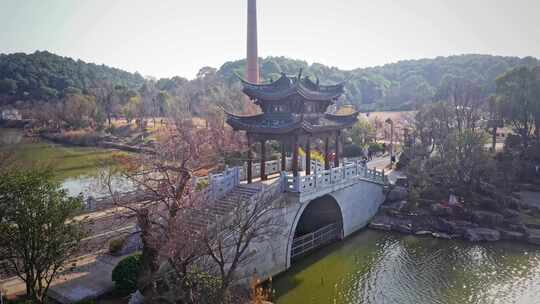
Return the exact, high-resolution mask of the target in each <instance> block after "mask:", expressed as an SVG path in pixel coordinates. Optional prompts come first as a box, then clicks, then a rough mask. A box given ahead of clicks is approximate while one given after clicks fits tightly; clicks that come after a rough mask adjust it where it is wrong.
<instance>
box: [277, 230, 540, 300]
mask: <svg viewBox="0 0 540 304" xmlns="http://www.w3.org/2000/svg"><path fill="white" fill-rule="evenodd" d="M273 288H274V289H275V290H276V294H275V301H276V302H277V304H293V303H294V304H304V303H318V304H328V303H330V304H331V303H335V304H340V303H343V304H344V303H347V304H361V303H362V304H364V303H377V304H379V303H383V304H385V303H392V304H393V303H395V304H416V303H422V304H423V303H427V304H431V303H435V304H465V303H478V304H494V303H501V304H502V303H505V304H506V303H517V304H538V303H540V249H539V248H538V247H530V246H526V245H522V244H516V243H483V244H473V243H467V242H462V241H447V240H439V239H434V238H430V237H425V238H424V237H422V238H418V237H414V236H405V235H399V234H390V233H382V232H377V231H370V230H365V231H362V232H360V233H357V234H355V235H353V236H351V237H349V238H347V239H346V240H344V241H342V242H340V243H336V244H333V245H330V246H328V247H326V248H323V249H321V250H319V251H318V252H316V253H314V254H312V255H310V256H308V257H306V258H304V259H302V260H300V261H298V262H296V263H295V264H293V266H292V268H291V269H290V270H288V271H287V272H286V273H284V274H282V275H280V276H278V277H276V278H274V281H273Z"/></svg>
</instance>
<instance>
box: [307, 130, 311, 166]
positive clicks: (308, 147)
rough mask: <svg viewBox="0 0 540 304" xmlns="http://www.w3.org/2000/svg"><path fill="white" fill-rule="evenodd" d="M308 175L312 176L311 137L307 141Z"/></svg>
mask: <svg viewBox="0 0 540 304" xmlns="http://www.w3.org/2000/svg"><path fill="white" fill-rule="evenodd" d="M306 175H311V145H310V140H309V137H308V138H307V139H306Z"/></svg>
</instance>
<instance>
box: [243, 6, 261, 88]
mask: <svg viewBox="0 0 540 304" xmlns="http://www.w3.org/2000/svg"><path fill="white" fill-rule="evenodd" d="M246 76H247V80H248V81H249V82H252V83H259V54H258V46H257V0H248V28H247V67H246Z"/></svg>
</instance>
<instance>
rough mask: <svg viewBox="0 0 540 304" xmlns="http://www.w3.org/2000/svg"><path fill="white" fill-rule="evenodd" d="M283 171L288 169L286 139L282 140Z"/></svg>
mask: <svg viewBox="0 0 540 304" xmlns="http://www.w3.org/2000/svg"><path fill="white" fill-rule="evenodd" d="M281 171H287V154H286V151H285V142H284V141H282V142H281Z"/></svg>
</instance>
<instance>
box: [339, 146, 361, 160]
mask: <svg viewBox="0 0 540 304" xmlns="http://www.w3.org/2000/svg"><path fill="white" fill-rule="evenodd" d="M363 155H364V152H363V151H362V148H360V146H357V145H354V144H353V145H348V146H345V147H344V148H343V156H344V157H359V156H363Z"/></svg>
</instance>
